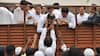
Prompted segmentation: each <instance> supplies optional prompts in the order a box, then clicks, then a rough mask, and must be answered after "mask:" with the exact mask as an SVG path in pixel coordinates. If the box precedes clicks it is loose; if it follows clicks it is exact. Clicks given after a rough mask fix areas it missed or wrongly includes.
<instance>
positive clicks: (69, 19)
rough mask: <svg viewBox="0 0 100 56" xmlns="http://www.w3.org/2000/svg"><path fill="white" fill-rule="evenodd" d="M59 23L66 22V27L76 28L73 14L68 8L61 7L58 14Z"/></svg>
mask: <svg viewBox="0 0 100 56" xmlns="http://www.w3.org/2000/svg"><path fill="white" fill-rule="evenodd" d="M59 24H60V25H62V24H68V27H69V28H71V29H75V28H76V20H75V15H74V14H73V13H72V12H70V11H69V10H68V8H62V10H61V16H60V22H59Z"/></svg>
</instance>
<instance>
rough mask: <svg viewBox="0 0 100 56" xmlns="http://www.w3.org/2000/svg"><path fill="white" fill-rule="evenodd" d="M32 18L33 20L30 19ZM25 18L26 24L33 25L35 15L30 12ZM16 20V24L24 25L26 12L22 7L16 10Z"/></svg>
mask: <svg viewBox="0 0 100 56" xmlns="http://www.w3.org/2000/svg"><path fill="white" fill-rule="evenodd" d="M30 16H32V19H28V17H30ZM25 18H26V19H25V21H26V24H33V13H32V12H31V11H30V10H29V11H28V12H27V13H26V17H25ZM14 19H15V22H16V24H23V23H24V11H23V10H22V9H21V8H20V7H18V8H16V9H15V10H14Z"/></svg>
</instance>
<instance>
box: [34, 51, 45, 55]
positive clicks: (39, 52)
mask: <svg viewBox="0 0 100 56" xmlns="http://www.w3.org/2000/svg"><path fill="white" fill-rule="evenodd" d="M34 56H45V55H44V53H43V52H42V51H36V52H35V53H34Z"/></svg>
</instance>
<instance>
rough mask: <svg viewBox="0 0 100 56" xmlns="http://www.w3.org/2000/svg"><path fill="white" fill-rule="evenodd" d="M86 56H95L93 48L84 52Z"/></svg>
mask: <svg viewBox="0 0 100 56" xmlns="http://www.w3.org/2000/svg"><path fill="white" fill-rule="evenodd" d="M84 56H94V51H93V49H91V48H86V49H85V50H84Z"/></svg>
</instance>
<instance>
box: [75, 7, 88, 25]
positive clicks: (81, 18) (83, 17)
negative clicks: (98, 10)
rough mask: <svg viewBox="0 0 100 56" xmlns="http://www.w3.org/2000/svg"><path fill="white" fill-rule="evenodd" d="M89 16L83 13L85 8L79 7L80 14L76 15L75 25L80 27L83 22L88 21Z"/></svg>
mask: <svg viewBox="0 0 100 56" xmlns="http://www.w3.org/2000/svg"><path fill="white" fill-rule="evenodd" d="M88 16H89V14H88V13H86V12H85V7H80V12H79V14H78V15H77V23H78V24H79V25H80V24H82V22H83V21H87V20H88Z"/></svg>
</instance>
